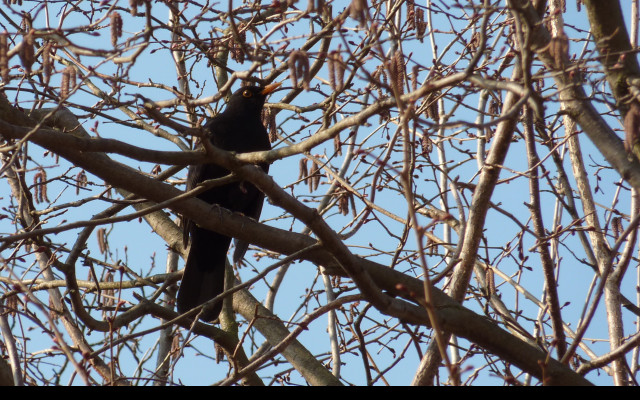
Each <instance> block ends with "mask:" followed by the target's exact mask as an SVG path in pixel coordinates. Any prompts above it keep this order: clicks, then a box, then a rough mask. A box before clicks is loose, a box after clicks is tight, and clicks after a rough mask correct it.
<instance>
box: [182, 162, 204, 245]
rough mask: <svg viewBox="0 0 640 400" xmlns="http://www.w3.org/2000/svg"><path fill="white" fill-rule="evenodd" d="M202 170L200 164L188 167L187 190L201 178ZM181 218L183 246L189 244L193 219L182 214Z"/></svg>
mask: <svg viewBox="0 0 640 400" xmlns="http://www.w3.org/2000/svg"><path fill="white" fill-rule="evenodd" d="M203 170H204V168H203V166H202V165H192V166H190V167H189V172H188V173H187V192H188V191H189V190H191V189H193V188H194V187H196V186H197V184H198V182H199V181H200V180H202V178H201V175H202V171H203ZM181 220H182V243H183V245H184V246H185V247H187V245H188V244H189V232H190V231H191V228H192V227H193V221H191V220H190V219H189V218H185V217H184V216H183V217H182V218H181Z"/></svg>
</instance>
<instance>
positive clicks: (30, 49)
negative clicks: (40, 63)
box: [20, 29, 35, 72]
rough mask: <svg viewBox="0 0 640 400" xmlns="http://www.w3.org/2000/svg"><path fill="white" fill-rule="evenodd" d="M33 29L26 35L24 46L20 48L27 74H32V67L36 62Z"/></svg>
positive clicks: (21, 58)
mask: <svg viewBox="0 0 640 400" xmlns="http://www.w3.org/2000/svg"><path fill="white" fill-rule="evenodd" d="M33 34H34V32H33V29H31V30H29V33H27V34H26V35H24V37H23V39H22V46H21V47H20V62H21V63H22V66H23V67H24V69H25V70H26V71H27V72H31V66H33V63H34V62H35V49H34V43H33Z"/></svg>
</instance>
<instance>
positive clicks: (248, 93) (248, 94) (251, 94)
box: [242, 89, 253, 98]
mask: <svg viewBox="0 0 640 400" xmlns="http://www.w3.org/2000/svg"><path fill="white" fill-rule="evenodd" d="M242 96H243V97H246V98H249V97H251V96H253V92H252V91H251V90H249V89H247V90H245V91H244V92H242Z"/></svg>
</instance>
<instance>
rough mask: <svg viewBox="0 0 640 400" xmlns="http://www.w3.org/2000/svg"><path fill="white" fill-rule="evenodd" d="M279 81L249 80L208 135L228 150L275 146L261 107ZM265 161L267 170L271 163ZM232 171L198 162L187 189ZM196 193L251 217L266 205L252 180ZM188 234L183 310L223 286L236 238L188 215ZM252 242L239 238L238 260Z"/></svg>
mask: <svg viewBox="0 0 640 400" xmlns="http://www.w3.org/2000/svg"><path fill="white" fill-rule="evenodd" d="M275 86H277V85H269V86H267V87H257V86H248V87H243V88H242V89H240V90H238V91H237V92H235V93H234V94H233V95H232V96H231V98H230V100H229V103H228V104H227V106H226V108H225V110H224V112H222V113H220V114H218V115H217V116H215V117H214V118H213V119H211V121H210V122H209V123H208V124H207V125H206V127H205V128H206V130H207V132H208V134H209V138H208V140H210V141H211V143H212V144H213V145H214V146H216V147H218V148H221V149H223V150H227V151H233V152H236V153H248V152H252V151H261V150H269V149H271V144H270V143H269V136H268V134H267V130H266V129H265V127H264V125H263V124H262V120H261V112H262V107H263V105H264V102H265V98H266V96H267V94H268V93H269V92H271V91H272V90H273V88H274V87H275ZM260 167H261V168H262V169H263V170H264V171H265V172H267V171H268V170H269V166H268V165H267V164H262V165H260ZM229 173H230V172H229V171H228V170H226V169H225V168H223V167H221V166H219V165H216V164H202V165H194V166H191V167H190V168H189V174H188V177H187V190H191V189H193V188H194V187H196V186H197V185H198V184H199V183H201V182H203V181H205V180H208V179H215V178H221V177H224V176H227V175H229ZM197 197H198V198H199V199H201V200H204V201H205V202H207V203H209V204H212V205H218V206H220V207H223V208H226V209H228V210H231V211H234V212H240V213H242V214H244V215H246V216H248V217H252V218H255V219H258V218H259V216H260V212H261V210H262V203H263V200H264V194H263V193H262V192H260V190H258V189H257V188H256V187H255V186H254V185H252V184H251V183H249V182H243V181H235V182H232V183H229V184H226V185H223V186H218V187H214V188H211V189H209V190H207V191H205V192H202V193H200V194H199V195H197ZM183 226H184V228H183V229H184V235H185V239H187V238H189V241H190V248H189V254H188V256H187V262H186V264H185V271H184V276H183V278H182V283H181V284H180V289H179V291H178V298H177V305H178V311H179V312H180V313H184V312H186V311H189V310H190V309H192V308H194V307H197V306H199V305H201V304H203V303H205V302H207V301H209V300H211V299H213V298H214V297H216V296H217V295H219V294H220V293H222V292H223V290H224V276H225V262H226V259H227V251H228V250H229V246H230V244H231V238H230V237H228V236H225V235H222V234H219V233H217V232H213V231H210V230H207V229H203V228H200V227H198V226H197V224H195V223H194V222H193V221H191V220H186V219H185V221H183ZM246 249H247V244H246V243H244V242H238V243H236V252H235V253H234V257H233V258H234V262H235V261H238V260H239V259H241V258H242V257H243V256H244V252H245V251H246ZM221 309H222V301H220V302H217V303H216V304H215V305H214V306H213V307H210V308H208V309H207V310H205V312H203V313H202V314H201V315H200V319H201V320H203V321H207V322H211V321H213V320H215V319H216V318H217V317H218V314H220V310H221Z"/></svg>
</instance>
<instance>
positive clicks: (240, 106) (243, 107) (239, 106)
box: [225, 83, 281, 115]
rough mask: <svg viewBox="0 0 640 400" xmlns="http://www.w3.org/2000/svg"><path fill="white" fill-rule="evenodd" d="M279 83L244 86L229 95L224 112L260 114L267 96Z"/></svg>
mask: <svg viewBox="0 0 640 400" xmlns="http://www.w3.org/2000/svg"><path fill="white" fill-rule="evenodd" d="M280 85H281V83H272V84H270V85H266V86H244V87H242V88H240V89H238V90H237V91H235V93H233V94H232V95H231V98H230V99H229V103H228V104H227V108H226V110H225V112H227V111H231V112H233V113H234V114H235V113H240V114H242V115H260V112H261V111H262V107H263V106H264V102H265V100H266V99H267V96H268V95H269V93H271V92H273V91H274V90H276V89H277V88H278V86H280Z"/></svg>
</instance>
